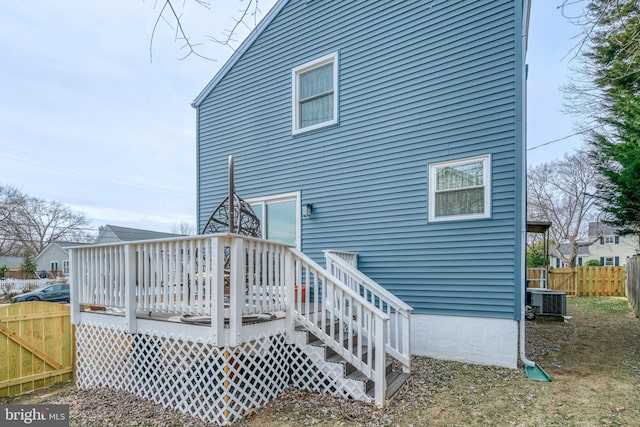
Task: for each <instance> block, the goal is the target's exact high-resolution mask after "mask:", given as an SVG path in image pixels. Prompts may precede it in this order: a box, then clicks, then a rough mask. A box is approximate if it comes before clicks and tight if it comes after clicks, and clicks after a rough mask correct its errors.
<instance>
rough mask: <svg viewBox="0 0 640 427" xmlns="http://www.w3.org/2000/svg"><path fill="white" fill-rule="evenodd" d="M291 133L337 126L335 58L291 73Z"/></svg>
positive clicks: (305, 66) (335, 56)
mask: <svg viewBox="0 0 640 427" xmlns="http://www.w3.org/2000/svg"><path fill="white" fill-rule="evenodd" d="M292 85H293V87H292V93H293V111H292V117H293V127H292V131H293V133H294V134H295V133H299V132H304V131H308V130H312V129H317V128H321V127H324V126H328V125H332V124H335V123H337V122H338V54H337V53H333V54H331V55H327V56H325V57H322V58H320V59H317V60H315V61H312V62H309V63H307V64H304V65H301V66H300V67H296V68H294V69H293V75H292Z"/></svg>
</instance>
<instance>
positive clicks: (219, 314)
mask: <svg viewBox="0 0 640 427" xmlns="http://www.w3.org/2000/svg"><path fill="white" fill-rule="evenodd" d="M224 247H225V240H224V239H223V238H222V237H212V238H211V253H212V256H213V263H212V268H213V273H212V274H211V277H209V278H207V279H206V280H210V281H211V283H210V289H211V311H210V313H211V331H210V337H211V341H212V342H213V345H215V346H217V347H222V346H223V345H224V311H225V310H224Z"/></svg>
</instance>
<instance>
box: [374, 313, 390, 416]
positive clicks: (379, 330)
mask: <svg viewBox="0 0 640 427" xmlns="http://www.w3.org/2000/svg"><path fill="white" fill-rule="evenodd" d="M374 329H375V333H376V335H375V338H374V339H375V357H376V360H375V362H374V364H375V368H374V369H375V380H374V381H375V385H374V387H375V396H374V399H375V403H376V406H377V407H378V408H384V406H385V403H386V400H387V397H386V394H387V375H386V373H385V364H386V354H387V353H386V351H385V343H386V342H387V338H386V336H385V335H386V333H387V326H386V325H385V321H384V319H383V318H382V317H380V316H375V317H374Z"/></svg>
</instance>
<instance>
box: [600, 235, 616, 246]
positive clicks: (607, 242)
mask: <svg viewBox="0 0 640 427" xmlns="http://www.w3.org/2000/svg"><path fill="white" fill-rule="evenodd" d="M602 240H603V242H602V243H603V244H605V245H613V244H615V242H616V238H615V236H604V237H603V239H602Z"/></svg>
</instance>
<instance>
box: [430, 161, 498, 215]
mask: <svg viewBox="0 0 640 427" xmlns="http://www.w3.org/2000/svg"><path fill="white" fill-rule="evenodd" d="M490 217H491V156H490V155H485V156H478V157H469V158H466V159H460V160H456V161H451V162H440V163H432V164H430V165H429V221H448V220H463V219H479V218H490Z"/></svg>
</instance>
